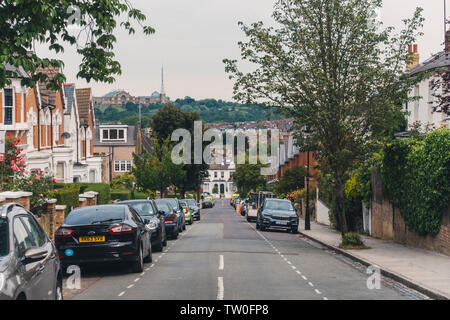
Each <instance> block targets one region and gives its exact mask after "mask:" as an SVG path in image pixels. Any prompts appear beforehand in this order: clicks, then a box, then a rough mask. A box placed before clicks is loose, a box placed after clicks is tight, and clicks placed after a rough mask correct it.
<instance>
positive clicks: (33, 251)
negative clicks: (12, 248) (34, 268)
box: [23, 248, 48, 264]
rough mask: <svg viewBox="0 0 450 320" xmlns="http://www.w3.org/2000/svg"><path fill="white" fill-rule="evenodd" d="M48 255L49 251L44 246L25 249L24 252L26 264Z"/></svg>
mask: <svg viewBox="0 0 450 320" xmlns="http://www.w3.org/2000/svg"><path fill="white" fill-rule="evenodd" d="M47 255H48V251H47V250H45V249H42V248H30V249H28V250H27V251H25V254H24V260H23V263H24V264H29V263H33V262H38V261H41V260H44V259H45V258H46V257H47Z"/></svg>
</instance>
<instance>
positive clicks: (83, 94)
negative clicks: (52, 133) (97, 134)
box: [76, 88, 91, 123]
mask: <svg viewBox="0 0 450 320" xmlns="http://www.w3.org/2000/svg"><path fill="white" fill-rule="evenodd" d="M76 95H77V105H78V113H79V115H80V122H85V123H88V122H89V111H90V108H91V89H90V88H85V89H76Z"/></svg>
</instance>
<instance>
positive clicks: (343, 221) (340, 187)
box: [335, 178, 348, 235]
mask: <svg viewBox="0 0 450 320" xmlns="http://www.w3.org/2000/svg"><path fill="white" fill-rule="evenodd" d="M335 181H336V182H335V194H336V210H337V213H338V216H339V224H340V227H341V233H342V235H345V234H346V233H348V226H347V217H346V216H345V207H344V201H345V195H344V184H343V183H342V180H341V179H340V178H336V180H335Z"/></svg>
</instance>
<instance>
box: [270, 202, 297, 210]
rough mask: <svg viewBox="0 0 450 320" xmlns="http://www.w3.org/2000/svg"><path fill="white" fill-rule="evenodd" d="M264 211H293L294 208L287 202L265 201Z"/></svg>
mask: <svg viewBox="0 0 450 320" xmlns="http://www.w3.org/2000/svg"><path fill="white" fill-rule="evenodd" d="M264 209H268V210H280V211H293V210H294V208H293V207H292V204H291V203H290V202H289V201H267V202H266V206H265V208H264Z"/></svg>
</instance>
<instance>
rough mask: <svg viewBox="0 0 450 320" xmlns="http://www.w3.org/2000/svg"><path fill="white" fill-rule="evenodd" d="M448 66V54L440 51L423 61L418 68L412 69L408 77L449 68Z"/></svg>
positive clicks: (449, 61) (449, 55)
mask: <svg viewBox="0 0 450 320" xmlns="http://www.w3.org/2000/svg"><path fill="white" fill-rule="evenodd" d="M449 66H450V53H448V52H445V51H442V52H439V53H437V54H435V55H434V56H432V57H431V58H429V59H428V60H426V61H424V62H423V63H421V64H419V65H418V66H416V67H414V68H412V69H411V71H410V75H411V76H413V75H416V74H418V73H420V72H424V71H432V70H435V69H438V68H442V67H449Z"/></svg>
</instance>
